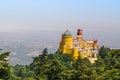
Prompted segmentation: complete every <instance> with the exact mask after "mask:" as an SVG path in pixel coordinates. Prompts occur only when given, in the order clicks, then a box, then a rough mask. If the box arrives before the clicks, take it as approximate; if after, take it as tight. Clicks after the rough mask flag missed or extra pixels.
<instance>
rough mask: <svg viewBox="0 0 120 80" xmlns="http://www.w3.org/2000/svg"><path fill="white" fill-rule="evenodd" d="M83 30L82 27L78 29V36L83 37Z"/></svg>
mask: <svg viewBox="0 0 120 80" xmlns="http://www.w3.org/2000/svg"><path fill="white" fill-rule="evenodd" d="M82 31H83V30H82V29H78V30H77V36H80V37H82Z"/></svg>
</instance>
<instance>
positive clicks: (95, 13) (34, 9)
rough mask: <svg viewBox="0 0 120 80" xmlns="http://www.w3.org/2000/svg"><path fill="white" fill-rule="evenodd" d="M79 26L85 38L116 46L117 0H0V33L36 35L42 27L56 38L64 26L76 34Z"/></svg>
mask: <svg viewBox="0 0 120 80" xmlns="http://www.w3.org/2000/svg"><path fill="white" fill-rule="evenodd" d="M78 28H82V29H83V30H84V36H85V38H87V39H93V38H97V39H98V40H99V43H100V45H106V46H108V47H111V48H119V47H120V45H119V44H120V42H119V41H120V37H119V34H120V31H119V30H120V0H1V1H0V33H1V34H3V33H14V34H15V33H30V34H33V33H34V34H35V35H39V34H40V33H39V34H38V33H36V32H41V31H42V32H46V33H45V34H46V35H47V34H48V36H49V33H51V32H52V33H53V34H52V36H53V39H54V40H56V38H57V40H59V39H60V34H61V33H63V32H64V31H65V30H66V29H69V30H71V32H72V33H73V35H75V34H76V29H78ZM56 32H57V33H56ZM54 33H56V34H54ZM23 35H24V34H23ZM28 35H29V34H28ZM54 35H55V37H54ZM0 37H1V36H0ZM16 37H17V34H16ZM41 38H44V34H43V36H41ZM49 38H50V37H48V40H49ZM58 38H59V39H58ZM59 41H60V40H59ZM59 41H58V42H59Z"/></svg>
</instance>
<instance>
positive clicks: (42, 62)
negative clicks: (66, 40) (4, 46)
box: [0, 47, 120, 80]
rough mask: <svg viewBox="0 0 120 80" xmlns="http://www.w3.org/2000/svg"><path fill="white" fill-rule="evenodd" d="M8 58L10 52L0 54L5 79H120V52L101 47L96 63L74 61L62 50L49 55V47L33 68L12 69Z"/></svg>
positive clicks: (0, 75) (32, 65) (33, 63)
mask: <svg viewBox="0 0 120 80" xmlns="http://www.w3.org/2000/svg"><path fill="white" fill-rule="evenodd" d="M8 56H9V52H5V53H2V54H0V61H1V62H0V79H2V80H120V49H109V48H106V47H101V48H100V51H99V54H98V55H97V56H98V60H97V61H96V62H95V63H93V64H91V63H90V62H89V60H88V59H87V58H84V59H81V58H80V57H79V58H78V59H77V60H73V59H72V57H71V55H69V54H62V53H60V52H59V51H57V52H55V53H48V49H47V48H45V49H44V50H43V52H42V54H40V55H38V56H36V57H34V58H33V62H32V63H31V64H30V65H15V66H13V67H12V66H10V65H9V63H8V60H6V58H7V57H8ZM13 73H14V74H13Z"/></svg>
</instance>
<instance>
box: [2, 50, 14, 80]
mask: <svg viewBox="0 0 120 80" xmlns="http://www.w3.org/2000/svg"><path fill="white" fill-rule="evenodd" d="M9 54H10V52H4V53H0V79H3V80H12V79H13V78H15V76H14V75H13V69H12V67H11V66H10V65H9V63H8V60H7V57H8V56H9Z"/></svg>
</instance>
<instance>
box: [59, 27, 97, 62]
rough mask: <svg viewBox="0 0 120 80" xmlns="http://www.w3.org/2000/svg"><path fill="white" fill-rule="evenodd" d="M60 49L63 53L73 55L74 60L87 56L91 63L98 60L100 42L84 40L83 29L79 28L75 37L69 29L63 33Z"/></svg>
mask: <svg viewBox="0 0 120 80" xmlns="http://www.w3.org/2000/svg"><path fill="white" fill-rule="evenodd" d="M59 51H61V52H62V53H63V54H70V55H72V57H73V59H74V60H76V59H78V57H79V56H80V57H81V58H86V57H87V58H88V59H89V61H90V62H91V63H94V61H95V60H97V56H96V54H97V53H98V44H97V40H84V39H83V36H82V29H78V31H77V36H76V37H75V38H73V36H72V34H71V32H70V31H69V30H67V31H66V32H65V33H64V34H62V40H61V42H60V44H59Z"/></svg>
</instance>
